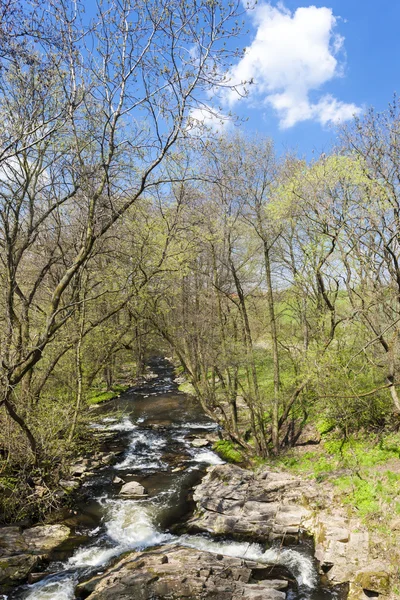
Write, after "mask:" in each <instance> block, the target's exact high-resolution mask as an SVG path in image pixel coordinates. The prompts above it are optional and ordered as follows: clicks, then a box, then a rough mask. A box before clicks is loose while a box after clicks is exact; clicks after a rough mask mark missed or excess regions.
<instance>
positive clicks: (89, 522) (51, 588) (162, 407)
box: [9, 359, 335, 600]
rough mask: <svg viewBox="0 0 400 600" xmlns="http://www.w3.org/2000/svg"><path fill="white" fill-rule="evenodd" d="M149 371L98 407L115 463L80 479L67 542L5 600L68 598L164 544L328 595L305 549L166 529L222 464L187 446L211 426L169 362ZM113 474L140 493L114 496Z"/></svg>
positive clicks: (318, 596) (317, 599) (317, 598)
mask: <svg viewBox="0 0 400 600" xmlns="http://www.w3.org/2000/svg"><path fill="white" fill-rule="evenodd" d="M151 369H152V371H153V372H154V373H155V377H154V378H153V379H152V380H150V381H149V382H147V383H145V384H144V385H143V386H141V387H137V388H135V389H133V390H131V391H129V392H126V393H125V394H123V395H122V396H121V397H120V398H117V399H115V400H113V401H111V402H109V403H107V404H106V405H105V406H104V407H102V408H101V409H100V411H101V415H100V420H97V422H96V423H94V424H93V428H94V429H97V430H99V431H98V433H107V434H110V435H111V434H114V436H115V437H113V438H112V439H111V441H109V442H108V445H109V446H110V445H111V447H112V448H114V449H117V450H118V451H119V453H120V454H119V456H118V461H117V462H116V464H115V465H114V466H105V467H104V468H103V469H101V470H100V471H97V472H96V474H94V475H93V476H92V477H90V478H88V479H87V480H86V481H85V483H84V488H85V489H84V491H85V496H84V497H85V499H84V501H82V502H81V503H80V505H79V507H78V508H79V510H78V514H77V515H76V516H75V517H74V518H72V519H71V518H70V519H67V520H65V521H64V522H65V523H66V524H67V525H69V526H72V528H73V531H74V535H73V536H72V540H69V541H68V542H67V544H66V545H65V547H64V548H62V549H61V551H58V552H56V553H54V555H53V557H52V558H53V560H52V562H51V563H50V565H49V566H48V568H47V574H46V576H45V577H44V578H43V579H42V580H41V581H39V582H37V583H35V584H33V585H25V586H21V587H19V588H18V589H17V590H15V591H14V592H13V593H12V594H11V595H10V596H9V600H11V599H25V600H28V599H29V600H72V599H74V598H75V588H76V585H77V584H78V582H79V581H82V580H85V579H88V578H89V577H90V576H92V575H94V574H98V573H102V572H103V571H104V570H105V568H106V566H107V565H108V564H109V563H110V561H111V560H112V559H115V558H116V557H118V556H119V555H121V554H122V553H124V552H126V551H128V550H143V549H145V548H148V547H150V546H157V545H168V544H179V545H181V546H188V547H192V548H197V549H200V550H207V551H208V552H214V553H217V554H223V555H226V556H234V557H239V558H240V557H244V558H248V559H254V560H257V561H259V562H265V563H268V564H279V565H283V566H284V567H286V568H287V569H289V571H290V572H291V573H292V575H293V576H294V578H295V579H296V580H297V589H296V590H294V589H291V590H290V591H289V592H288V598H290V600H294V599H296V598H302V599H303V598H310V599H311V598H312V600H322V599H327V598H333V597H335V592H332V591H327V590H323V589H322V588H321V587H320V586H319V585H318V577H317V572H316V566H315V561H314V559H313V557H312V552H311V550H310V548H309V547H307V546H299V547H291V548H280V547H276V548H274V547H272V548H268V549H266V548H265V547H263V546H262V545H260V544H255V543H253V544H252V543H239V542H233V541H229V540H226V541H220V540H218V541H217V540H213V539H212V538H211V537H210V536H202V535H180V536H178V535H174V534H173V533H171V532H170V528H171V527H172V525H174V524H176V523H178V522H179V520H180V519H182V517H183V516H184V515H185V514H186V513H187V511H188V510H189V508H190V503H189V502H188V494H189V492H190V490H191V489H192V487H193V486H194V485H196V484H197V483H198V482H199V481H200V478H201V476H202V475H203V473H204V472H205V469H206V468H207V466H209V465H212V464H220V463H222V462H223V461H222V460H221V459H220V458H219V457H218V456H217V454H215V453H214V452H213V451H211V450H209V449H204V448H199V449H196V448H193V447H192V446H191V445H190V437H193V435H196V436H197V435H198V436H199V437H201V435H202V434H203V435H204V434H205V433H206V432H207V433H209V432H210V431H213V430H216V425H215V424H214V423H213V422H211V421H210V420H209V419H208V418H207V417H206V416H205V415H204V414H203V413H202V411H201V409H200V407H199V406H198V404H197V403H196V402H194V401H193V400H192V399H191V398H189V397H187V396H186V395H185V394H182V393H180V392H179V391H178V390H177V386H176V384H175V383H174V380H173V379H174V374H173V369H172V367H171V365H170V364H169V363H168V362H167V361H166V360H163V359H155V360H153V361H152V362H151ZM116 412H117V413H118V414H119V415H120V416H119V417H116V416H115V414H116ZM115 476H118V477H120V478H121V479H123V480H124V481H125V482H128V481H138V482H140V483H141V484H142V485H144V487H145V488H146V489H147V491H148V493H149V496H148V498H144V499H140V500H128V499H122V498H121V497H119V496H118V491H119V488H120V485H118V484H115V483H114V482H113V480H114V478H115Z"/></svg>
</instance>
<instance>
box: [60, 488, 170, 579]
mask: <svg viewBox="0 0 400 600" xmlns="http://www.w3.org/2000/svg"><path fill="white" fill-rule="evenodd" d="M100 502H101V504H103V506H104V510H105V514H106V518H105V528H106V534H107V538H108V540H109V542H114V543H116V545H115V546H111V547H105V545H104V543H103V544H102V545H94V546H90V547H85V548H80V549H79V550H77V551H76V552H75V554H74V555H73V556H72V557H71V558H70V559H69V561H68V565H69V566H70V567H75V568H77V567H78V568H79V567H98V566H101V565H104V564H105V563H107V562H108V561H109V560H111V559H112V558H114V557H115V556H119V555H120V554H122V553H123V552H126V551H127V550H144V549H145V548H148V547H149V546H156V545H160V544H164V543H166V542H168V541H171V540H172V539H174V538H173V536H172V535H171V534H168V533H162V532H160V531H159V530H158V529H157V527H156V526H155V525H154V520H155V517H156V513H155V507H154V505H153V504H151V503H150V502H146V503H143V502H142V501H136V500H110V499H102V500H100Z"/></svg>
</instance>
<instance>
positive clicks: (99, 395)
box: [86, 385, 130, 406]
mask: <svg viewBox="0 0 400 600" xmlns="http://www.w3.org/2000/svg"><path fill="white" fill-rule="evenodd" d="M129 387H130V386H129V385H113V387H112V388H111V390H109V391H102V390H96V389H93V390H91V391H90V392H89V395H88V397H87V399H86V403H87V404H89V406H92V405H94V404H100V403H101V402H106V401H107V400H111V399H112V398H115V397H116V396H119V394H122V393H123V392H126V390H128V389H129Z"/></svg>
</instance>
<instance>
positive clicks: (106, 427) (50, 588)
mask: <svg viewBox="0 0 400 600" xmlns="http://www.w3.org/2000/svg"><path fill="white" fill-rule="evenodd" d="M152 368H153V369H154V371H155V372H156V375H157V377H155V378H154V379H153V380H151V381H148V382H146V383H145V384H143V385H142V386H140V387H139V388H136V389H135V390H133V391H131V392H128V393H127V394H124V395H122V396H121V397H120V398H118V399H115V400H112V401H110V402H108V403H107V404H106V405H104V406H103V407H101V408H100V409H99V411H100V413H99V417H98V419H96V421H95V422H93V426H92V429H93V433H94V435H97V436H100V437H101V438H102V440H103V444H104V448H106V449H107V453H108V454H107V453H105V454H104V455H103V456H100V457H99V456H97V457H92V459H93V461H94V463H95V465H93V464H91V463H90V460H89V459H84V461H87V462H86V463H85V462H84V461H81V463H77V464H76V465H75V466H74V472H73V474H72V479H71V481H75V482H76V481H78V482H79V483H78V485H79V484H80V485H81V492H82V493H81V494H80V499H79V500H78V501H77V504H76V506H75V509H74V511H73V513H72V514H71V512H70V511H69V512H68V514H64V515H61V514H60V515H58V519H59V521H58V522H57V523H56V524H53V527H61V528H63V529H62V530H59V533H60V535H61V531H62V532H63V538H62V539H58V540H57V539H55V538H53V540H54V542H53V543H50V541H47V542H46V543H47V550H46V544H44V543H42V544H41V543H40V540H44V539H45V538H46V536H45V535H44V531H43V530H42V532H41V534H42V535H41V536H40V535H39V533H40V532H39V528H30V529H28V530H27V529H25V530H24V531H21V530H18V531H16V530H14V532H10V531H9V533H10V534H11V533H13V535H14V542H12V536H11V537H10V536H9V537H8V539H9V544H8V550H7V548H6V547H5V545H4V544H3V547H1V544H0V548H2V551H5V552H7V551H8V554H3V557H2V559H4V561H7V560H8V561H10V559H11V563H12V561H17V562H18V560H22V559H21V556H25V557H28V560H27V571H24V572H23V573H22V572H21V571H18V570H14V573H13V572H12V570H11V572H8V581H7V580H6V581H3V593H4V594H5V595H6V596H7V597H8V598H9V599H10V600H11V599H12V600H14V599H20V598H21V599H22V598H25V599H30V600H49V599H50V600H56V599H57V600H72V599H73V598H91V599H93V600H97V599H101V598H103V599H106V598H121V599H122V598H131V597H135V598H139V599H140V598H154V597H160V598H162V597H168V598H182V597H186V598H214V599H218V600H230V599H232V600H237V599H238V598H251V599H253V600H257V599H258V598H260V599H261V598H263V599H265V598H271V599H274V600H278V599H283V598H288V599H290V600H294V599H300V598H310V599H311V598H312V599H313V600H327V599H328V598H344V597H345V596H346V590H347V588H346V583H347V582H349V581H350V582H351V584H352V586H351V589H350V592H351V594H352V595H351V597H352V598H354V599H356V598H357V600H358V599H362V598H364V596H365V597H370V595H371V594H372V595H375V596H379V595H382V592H384V595H386V597H387V598H388V597H390V596H389V595H388V594H389V592H388V587H387V582H388V579H389V574H388V573H386V572H384V574H383V575H382V576H381V577H380V579H379V582H378V579H377V577H376V573H378V572H380V571H377V568H376V567H377V565H376V564H375V565H374V569H375V571H374V572H373V573H374V574H375V578H374V581H372V579H371V577H369V579H368V580H367V575H366V574H365V569H364V570H363V569H362V567H363V566H368V568H370V571H369V574H370V575H371V564H370V561H369V557H368V555H367V554H365V553H364V554H359V559H360V561H361V562H363V563H364V562H365V565H364V564H358V565H357V564H354V565H353V566H354V568H353V569H352V570H350V571H351V572H350V571H349V570H348V573H345V572H344V571H343V569H342V572H341V568H342V567H343V566H345V565H347V564H350V563H352V562H354V561H353V558H354V556H353V558H352V557H351V554H350V553H347V554H346V553H345V554H343V552H342V554H341V553H340V551H342V550H343V548H344V547H345V545H346V544H347V546H346V548H348V549H349V548H352V549H353V552H354V550H355V546H357V543H356V539H355V537H354V535H355V534H356V533H359V532H357V531H356V530H355V529H354V527H356V524H355V523H349V522H346V523H343V526H341V524H340V523H338V522H335V523H334V526H332V525H333V524H332V521H331V518H332V515H331V514H330V513H329V511H328V512H327V513H326V514H324V517H323V518H322V517H321V515H322V514H323V509H322V507H321V497H322V495H321V493H320V490H319V489H318V486H317V487H315V485H314V484H310V483H309V482H302V481H301V480H300V479H299V478H296V477H291V476H288V475H285V474H283V473H278V472H276V471H274V470H271V469H265V468H264V470H262V471H261V472H260V473H258V474H257V475H255V474H254V473H253V472H251V471H247V470H244V469H240V468H239V467H236V466H233V465H228V464H223V461H222V460H221V459H220V458H219V457H218V456H217V455H216V454H215V453H214V452H213V451H212V450H211V448H210V445H211V441H212V440H213V439H217V434H216V425H215V424H214V423H213V422H212V421H210V419H208V418H207V417H206V416H205V415H204V414H203V413H202V412H201V410H200V409H199V406H198V404H197V403H196V402H195V401H194V400H193V399H191V398H189V397H187V396H186V395H185V394H182V393H179V392H178V390H177V386H176V383H175V382H174V374H173V369H172V367H171V365H170V364H169V363H167V362H166V361H160V360H158V361H155V362H154V364H153V365H152ZM116 414H117V415H118V416H116ZM210 465H211V466H210ZM92 467H95V468H92ZM207 469H208V472H207ZM124 490H125V491H124ZM127 490H128V493H127ZM129 490H130V491H129ZM193 490H194V492H193ZM336 516H337V517H338V515H336ZM313 519H314V521H313ZM315 519H316V520H315ZM324 519H325V521H324ZM324 523H325V524H324ZM65 528H66V529H65ZM8 529H9V528H8ZM305 531H309V532H310V533H311V534H313V535H314V536H315V540H316V548H315V550H316V557H317V558H318V559H319V561H320V562H319V563H318V562H317V560H316V559H315V557H314V547H313V544H312V541H311V540H310V539H309V538H308V536H307V535H304V532H305ZM4 533H5V529H3V534H4ZM48 533H49V532H48ZM346 536H347V538H348V539H345V537H346ZM6 537H7V536H5V535H3V536H1V539H3V540H4V539H5V538H6ZM26 538H29V539H30V540H32V541H33V543H34V547H33V546H29V544H27V539H26ZM21 539H22V541H23V542H24V543H25V545H18V543H16V540H20V541H21ZM357 539H358V546H357V550H358V551H361V547H362V545H361V537H360V536H359V537H358V538H357ZM10 540H11V541H10ZM21 543H22V542H21ZM363 544H364V546H365V548H367V546H368V540H367V539H366V538H363ZM341 545H342V546H341ZM364 546H363V548H364ZM363 552H364V550H363ZM18 557H19V558H18ZM339 559H340V560H341V562H340V560H339ZM30 561H31V563H32V564H30ZM340 565H342V566H340ZM356 567H357V568H356ZM11 568H12V564H11ZM29 573H30V582H27V581H26V579H27V577H28V574H29ZM329 573H330V575H329ZM340 573H341V574H340ZM362 573H363V575H362ZM10 575H11V576H10ZM13 575H14V577H13ZM333 575H334V576H333ZM360 578H361V579H360ZM385 582H386V583H385ZM378 583H379V585H380V587H379V589H378ZM382 586H383V587H382ZM385 586H386V587H385ZM363 594H364V596H363Z"/></svg>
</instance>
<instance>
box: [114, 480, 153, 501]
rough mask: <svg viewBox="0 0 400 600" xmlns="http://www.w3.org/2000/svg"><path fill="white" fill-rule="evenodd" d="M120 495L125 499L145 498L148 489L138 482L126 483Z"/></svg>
mask: <svg viewBox="0 0 400 600" xmlns="http://www.w3.org/2000/svg"><path fill="white" fill-rule="evenodd" d="M119 494H120V496H124V497H125V498H145V497H146V496H147V495H148V494H147V491H146V489H145V488H144V487H143V486H142V485H140V483H138V482H137V481H128V483H124V485H123V486H122V488H121V490H120V492H119Z"/></svg>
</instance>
